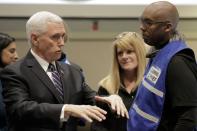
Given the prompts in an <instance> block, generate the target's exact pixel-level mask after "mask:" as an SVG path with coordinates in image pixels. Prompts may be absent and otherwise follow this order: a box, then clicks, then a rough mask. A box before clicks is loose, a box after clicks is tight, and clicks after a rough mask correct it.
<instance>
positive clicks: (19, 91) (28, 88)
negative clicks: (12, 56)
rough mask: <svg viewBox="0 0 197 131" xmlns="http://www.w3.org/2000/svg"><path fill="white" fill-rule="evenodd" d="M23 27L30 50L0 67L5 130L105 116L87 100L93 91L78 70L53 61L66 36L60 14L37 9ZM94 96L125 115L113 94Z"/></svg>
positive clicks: (52, 127) (73, 124)
mask: <svg viewBox="0 0 197 131" xmlns="http://www.w3.org/2000/svg"><path fill="white" fill-rule="evenodd" d="M26 31H27V37H28V41H29V43H30V44H31V49H30V51H29V52H28V53H27V55H26V56H25V57H24V58H23V59H21V60H20V61H18V62H16V63H15V64H13V65H10V66H8V67H6V68H5V70H4V71H3V72H2V73H1V79H2V84H3V87H4V99H5V103H6V110H7V113H8V125H9V130H10V131H63V130H64V131H76V130H77V120H78V118H82V119H84V120H86V121H88V122H92V121H93V119H95V120H98V121H102V120H103V119H105V114H106V112H105V111H104V110H102V109H100V108H98V107H96V106H90V105H91V104H93V103H94V96H95V92H94V91H93V90H91V89H90V88H89V87H88V85H87V84H86V83H85V80H84V77H83V75H82V73H81V71H80V70H78V69H76V68H75V67H73V66H72V65H68V64H64V63H61V62H58V61H57V60H58V59H59V58H60V56H61V52H62V50H61V48H62V47H63V46H64V41H65V40H67V37H68V36H67V30H66V29H65V24H64V22H63V20H62V19H61V18H60V17H59V16H57V15H55V14H53V13H50V12H46V11H41V12H37V13H35V14H34V15H33V16H31V17H30V19H29V20H28V21H27V24H26ZM96 99H97V100H101V101H105V102H107V103H109V104H110V105H111V107H112V109H116V111H117V113H118V114H121V115H123V116H127V117H128V113H127V111H126V108H125V107H124V105H123V103H122V100H121V99H120V98H119V97H117V96H114V95H113V96H109V97H96ZM87 104H90V105H87Z"/></svg>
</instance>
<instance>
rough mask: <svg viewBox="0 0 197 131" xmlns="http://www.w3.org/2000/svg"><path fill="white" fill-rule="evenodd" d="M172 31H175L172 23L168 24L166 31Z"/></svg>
mask: <svg viewBox="0 0 197 131" xmlns="http://www.w3.org/2000/svg"><path fill="white" fill-rule="evenodd" d="M172 30H173V27H172V23H170V22H168V23H166V25H165V31H166V32H171V31H172Z"/></svg>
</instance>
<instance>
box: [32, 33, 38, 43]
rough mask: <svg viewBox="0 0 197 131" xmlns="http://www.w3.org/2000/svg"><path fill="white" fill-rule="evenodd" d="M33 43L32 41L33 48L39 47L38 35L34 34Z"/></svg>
mask: <svg viewBox="0 0 197 131" xmlns="http://www.w3.org/2000/svg"><path fill="white" fill-rule="evenodd" d="M31 41H32V44H33V46H38V35H37V34H35V33H32V34H31Z"/></svg>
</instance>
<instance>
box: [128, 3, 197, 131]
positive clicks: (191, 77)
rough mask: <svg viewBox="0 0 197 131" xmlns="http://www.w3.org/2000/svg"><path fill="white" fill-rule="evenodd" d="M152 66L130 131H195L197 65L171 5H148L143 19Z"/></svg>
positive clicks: (134, 107)
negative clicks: (179, 31) (180, 30)
mask: <svg viewBox="0 0 197 131" xmlns="http://www.w3.org/2000/svg"><path fill="white" fill-rule="evenodd" d="M140 20H141V27H140V29H141V31H142V35H143V38H144V41H145V42H146V43H147V44H148V45H150V46H152V50H151V51H150V52H149V54H147V57H149V58H150V59H149V63H148V65H147V68H146V72H145V74H144V78H143V81H142V82H141V84H140V86H139V90H138V92H137V95H136V98H135V101H134V103H133V105H132V107H131V109H130V111H129V120H128V131H194V130H195V128H196V127H197V77H196V76H195V75H196V73H197V65H196V60H195V55H194V52H193V51H192V50H191V49H189V48H188V47H187V45H186V44H185V42H184V40H183V38H182V36H181V35H180V33H178V31H177V29H176V28H177V25H178V22H179V13H178V11H177V8H176V7H175V6H174V5H173V4H171V3H169V2H167V1H158V2H154V3H152V4H150V5H148V6H147V7H146V8H145V10H144V12H143V14H142V16H141V18H140Z"/></svg>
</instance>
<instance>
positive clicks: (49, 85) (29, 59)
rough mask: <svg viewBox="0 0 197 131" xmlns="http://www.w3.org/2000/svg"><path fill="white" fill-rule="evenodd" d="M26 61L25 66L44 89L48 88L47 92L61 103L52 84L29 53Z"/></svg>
mask: <svg viewBox="0 0 197 131" xmlns="http://www.w3.org/2000/svg"><path fill="white" fill-rule="evenodd" d="M26 61H27V66H28V67H29V68H30V70H31V71H32V73H33V74H35V75H36V76H37V78H38V79H39V80H40V81H41V82H42V83H43V84H44V85H45V87H46V88H48V89H49V91H50V92H51V93H52V94H53V95H54V96H55V98H56V99H57V100H58V102H59V103H61V99H60V97H59V93H58V91H57V90H56V89H55V87H54V84H53V82H52V81H51V79H50V78H49V76H48V75H47V73H46V72H45V71H44V70H43V68H42V67H41V66H40V64H39V63H38V62H37V60H36V59H35V58H34V57H33V55H32V54H31V53H30V52H29V53H28V55H27V57H26Z"/></svg>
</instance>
